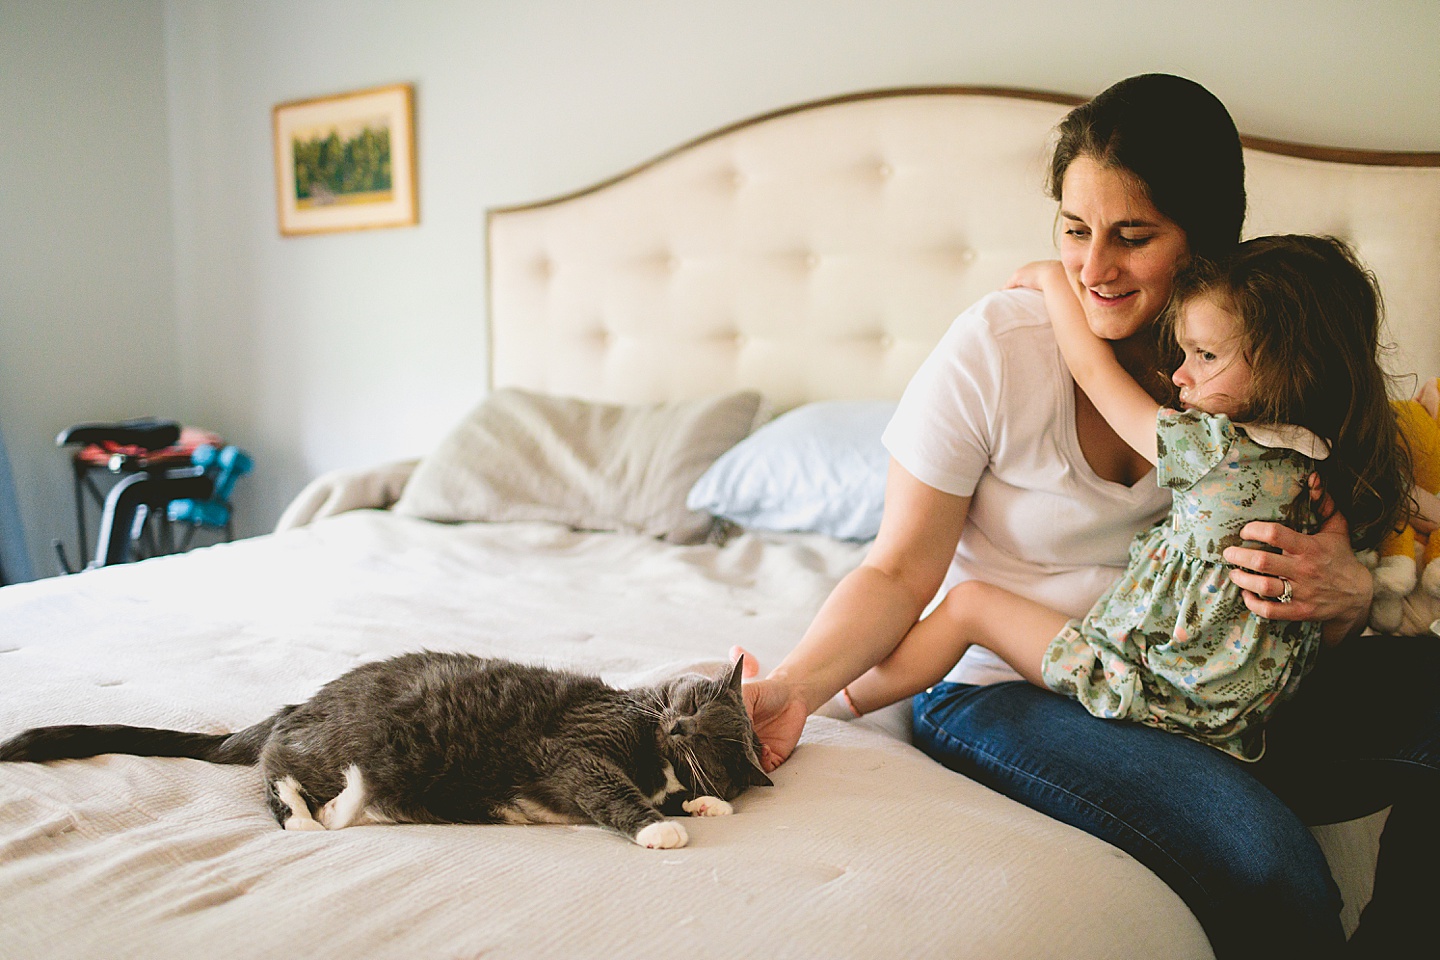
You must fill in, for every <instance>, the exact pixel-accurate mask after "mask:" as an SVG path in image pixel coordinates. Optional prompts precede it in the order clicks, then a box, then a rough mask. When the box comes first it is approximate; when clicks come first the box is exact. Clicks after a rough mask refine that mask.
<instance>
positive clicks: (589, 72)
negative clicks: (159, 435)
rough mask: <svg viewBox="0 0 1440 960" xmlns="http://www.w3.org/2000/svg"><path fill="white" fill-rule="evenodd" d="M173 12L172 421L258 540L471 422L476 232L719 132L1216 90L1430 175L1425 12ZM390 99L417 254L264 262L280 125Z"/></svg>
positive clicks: (347, 3)
mask: <svg viewBox="0 0 1440 960" xmlns="http://www.w3.org/2000/svg"><path fill="white" fill-rule="evenodd" d="M0 3H6V4H11V5H13V0H0ZM56 6H59V5H56ZM109 6H112V7H113V6H116V4H109ZM0 9H5V8H0ZM164 12H165V16H164V37H163V42H164V70H165V78H166V85H167V89H168V93H169V107H168V109H169V114H168V120H169V134H170V137H171V144H172V153H171V156H170V166H171V170H172V180H171V182H170V188H171V199H172V202H173V204H174V211H175V218H174V235H175V258H174V280H175V283H174V291H175V304H176V306H175V311H176V317H177V322H178V331H179V333H178V335H179V340H178V344H179V346H178V350H177V352H176V355H175V359H174V365H175V368H176V369H177V370H178V373H179V377H180V382H179V388H178V389H179V391H180V393H179V403H178V407H177V410H178V413H179V415H180V416H182V417H183V418H184V419H186V420H188V421H190V422H195V423H200V424H203V425H206V426H209V427H211V428H213V429H217V430H220V431H222V432H223V433H225V434H226V435H227V436H228V437H230V438H231V439H232V440H234V441H235V442H237V443H240V444H242V445H243V446H246V447H247V448H249V449H251V450H252V451H253V452H254V453H255V454H256V457H257V460H258V464H259V466H258V473H257V474H256V475H255V476H254V477H251V478H247V479H246V481H244V483H243V484H242V486H241V488H240V506H241V508H242V511H243V512H242V527H243V529H244V530H245V532H250V533H253V532H258V531H260V530H263V529H265V528H267V527H268V526H269V525H270V524H271V523H273V521H274V519H275V517H276V516H277V515H278V513H279V511H280V509H281V508H282V507H283V505H284V503H285V502H286V501H287V500H288V499H289V497H291V496H292V495H293V494H294V493H295V492H296V491H297V490H298V489H299V487H300V485H301V484H302V483H303V482H304V481H305V480H307V479H308V478H310V477H311V476H313V475H315V474H316V473H318V472H320V471H322V470H324V469H328V468H330V467H335V466H342V465H360V464H365V463H371V462H375V461H378V460H381V459H386V458H393V457H400V456H407V455H418V454H420V453H422V452H424V451H425V450H426V449H428V448H429V447H430V446H431V445H432V444H433V443H434V442H435V440H436V439H438V437H439V436H440V435H441V434H442V433H443V432H444V431H445V430H446V429H447V428H448V427H449V425H450V423H451V422H452V421H453V420H454V419H455V418H456V417H458V416H460V415H461V414H462V413H463V412H464V411H465V410H466V409H467V408H468V407H469V406H470V405H472V404H473V403H474V402H475V401H476V400H477V399H478V398H479V397H480V396H481V394H482V392H483V389H484V382H485V381H484V377H485V368H486V357H485V343H486V333H485V304H484V291H485V277H484V245H483V236H482V228H483V224H484V211H485V209H486V208H487V207H490V206H495V205H503V204H509V203H517V202H523V201H527V200H532V199H537V198H540V197H544V196H549V195H553V194H556V193H560V192H564V191H568V190H570V189H573V188H575V187H578V186H582V185H585V184H587V183H589V182H592V181H595V180H598V179H601V178H603V177H606V176H609V175H610V174H613V173H615V172H618V171H619V170H621V169H624V168H628V167H630V166H632V165H634V164H636V163H638V162H640V161H642V160H644V159H646V158H648V157H650V156H652V155H654V154H656V153H658V152H660V151H662V150H664V149H666V148H668V147H670V146H672V145H674V144H675V143H677V142H679V141H682V140H686V139H689V138H691V137H694V136H696V135H698V134H701V133H703V132H706V131H707V130H709V129H712V128H714V127H716V126H719V125H722V124H726V123H730V122H733V121H736V120H739V119H742V118H745V117H748V116H751V115H754V114H757V113H760V112H764V111H766V110H770V109H772V108H775V107H778V106H783V105H786V104H790V103H795V102H800V101H804V100H810V99H815V98H819V97H825V96H830V95H833V94H838V93H844V92H849V91H854V90H861V89H867V88H874V87H884V86H902V85H911V84H932V83H933V84H942V83H947V84H992V85H1004V86H1023V87H1034V88H1040V89H1050V90H1057V91H1063V92H1070V93H1076V94H1090V93H1094V92H1097V91H1099V90H1100V89H1102V88H1103V87H1105V86H1106V85H1108V84H1109V83H1111V82H1113V81H1114V80H1117V79H1119V78H1121V77H1123V76H1126V75H1129V74H1132V73H1137V72H1142V71H1147V70H1166V71H1170V72H1175V73H1181V74H1184V75H1187V76H1190V77H1193V78H1195V79H1197V80H1199V81H1201V82H1203V83H1205V84H1206V85H1207V86H1209V87H1210V88H1211V89H1212V90H1214V91H1215V92H1216V93H1217V94H1218V95H1219V96H1220V97H1221V98H1222V99H1224V100H1225V101H1226V102H1227V103H1228V104H1229V105H1230V106H1231V108H1232V110H1233V112H1234V113H1235V115H1236V118H1237V121H1238V123H1239V125H1240V127H1241V129H1242V130H1244V131H1246V132H1250V133H1256V134H1261V135H1264V136H1270V137H1275V138H1280V139H1289V140H1300V141H1308V142H1319V143H1328V144H1335V145H1344V146H1363V147H1375V148H1388V149H1412V150H1422V149H1423V150H1440V69H1437V61H1440V58H1437V54H1436V51H1437V50H1440V3H1435V2H1434V0H1389V2H1387V3H1383V4H1374V3H1366V4H1362V3H1356V2H1352V0H1272V2H1268V3H1263V4H1257V3H1253V2H1248V0H1214V2H1207V3H1194V2H1192V0H1151V2H1135V3H1126V2H1119V0H1088V2H1086V3H1075V2H1073V0H1008V2H976V0H972V2H963V0H936V2H932V0H866V2H860V0H727V2H723V3H698V2H691V3H684V2H677V0H482V2H462V0H454V2H446V0H412V2H407V3H397V2H381V0H166V2H165V3H164ZM399 81H409V82H413V83H414V84H415V85H416V91H417V108H418V131H417V133H418V147H419V176H420V208H421V223H420V226H418V227H415V228H408V229H397V230H385V231H368V232H362V233H352V234H338V235H327V236H314V237H297V238H281V237H280V236H279V233H278V230H277V228H276V223H275V210H274V185H273V173H272V167H271V150H272V144H271V133H270V111H271V107H272V106H273V105H274V104H276V103H279V102H281V101H285V100H290V99H297V98H302V97H309V96H317V95H321V94H325V93H333V92H340V91H344V90H349V89H356V88H361V87H368V86H374V85H378V84H383V83H393V82H399ZM67 276H68V274H67V272H66V271H65V270H64V269H62V268H59V267H56V268H53V271H52V272H51V277H52V278H54V279H57V280H59V279H63V278H65V277H67ZM6 347H7V349H8V336H7V343H6ZM4 396H5V395H4V394H0V398H3V397H4ZM47 429H48V428H47ZM6 430H7V435H9V436H11V437H12V438H13V436H14V434H15V432H16V430H17V428H16V427H12V426H10V425H9V423H8V421H7V427H6ZM42 432H43V431H42ZM12 445H14V440H13V439H12ZM46 469H50V467H49V466H47V468H46ZM64 516H65V518H64V520H63V522H64V523H66V524H68V522H69V521H68V513H67V514H65V515H64ZM42 522H44V523H49V524H52V525H53V524H54V523H58V522H61V521H59V520H57V519H56V518H54V517H45V518H42ZM44 536H45V537H48V536H49V534H48V533H46V534H45V535H44Z"/></svg>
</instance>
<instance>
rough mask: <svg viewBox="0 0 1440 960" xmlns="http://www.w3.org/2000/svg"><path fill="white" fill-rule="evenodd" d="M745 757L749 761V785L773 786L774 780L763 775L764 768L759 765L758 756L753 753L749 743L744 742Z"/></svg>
mask: <svg viewBox="0 0 1440 960" xmlns="http://www.w3.org/2000/svg"><path fill="white" fill-rule="evenodd" d="M745 759H746V760H747V761H749V763H750V786H752V787H773V786H775V781H773V780H771V779H770V778H769V777H768V776H766V775H765V768H764V767H762V766H760V758H759V757H757V756H756V755H755V750H754V748H752V747H751V746H750V744H748V743H747V744H745Z"/></svg>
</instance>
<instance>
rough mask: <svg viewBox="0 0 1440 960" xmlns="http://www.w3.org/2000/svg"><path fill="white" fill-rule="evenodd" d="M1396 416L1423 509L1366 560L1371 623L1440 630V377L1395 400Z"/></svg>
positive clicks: (1397, 629)
mask: <svg viewBox="0 0 1440 960" xmlns="http://www.w3.org/2000/svg"><path fill="white" fill-rule="evenodd" d="M1395 415H1396V418H1397V420H1398V422H1399V425H1400V432H1401V433H1402V434H1403V435H1404V437H1405V439H1406V441H1407V442H1408V443H1409V445H1410V456H1411V459H1412V461H1413V462H1412V464H1411V466H1412V467H1413V469H1414V471H1415V489H1414V496H1415V499H1416V502H1417V503H1418V505H1419V507H1420V510H1419V512H1418V513H1417V514H1416V516H1414V517H1413V518H1412V519H1411V522H1410V523H1409V524H1407V525H1406V526H1405V527H1404V528H1403V529H1401V530H1400V531H1398V532H1396V533H1392V534H1390V535H1389V536H1388V537H1386V538H1385V540H1384V542H1383V543H1381V545H1380V551H1379V556H1378V557H1377V558H1374V559H1373V560H1370V558H1365V559H1367V561H1369V562H1371V563H1373V567H1372V569H1373V573H1374V577H1375V599H1374V602H1373V604H1372V605H1371V607H1370V626H1372V627H1374V628H1375V629H1376V630H1378V631H1380V632H1382V633H1409V634H1416V633H1423V632H1425V631H1426V630H1430V631H1433V632H1435V633H1437V634H1440V619H1437V618H1440V536H1437V535H1435V534H1434V530H1435V527H1436V522H1437V521H1440V497H1437V496H1436V494H1437V493H1440V378H1437V379H1435V380H1431V381H1429V382H1428V383H1426V384H1425V385H1424V386H1423V387H1422V388H1421V389H1420V392H1419V393H1417V394H1416V395H1415V399H1414V400H1404V401H1400V402H1397V403H1396V404H1395ZM1417 585H1418V586H1419V589H1418V590H1417V589H1416V587H1417ZM1432 621H1433V622H1432Z"/></svg>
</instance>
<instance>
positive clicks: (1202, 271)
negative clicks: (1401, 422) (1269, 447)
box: [1157, 236, 1411, 549]
mask: <svg viewBox="0 0 1440 960" xmlns="http://www.w3.org/2000/svg"><path fill="white" fill-rule="evenodd" d="M1197 297H1210V298H1212V299H1213V302H1214V303H1215V304H1216V306H1218V307H1220V308H1221V309H1223V310H1225V312H1227V313H1229V314H1231V315H1232V316H1234V317H1235V318H1236V319H1238V320H1239V322H1240V336H1241V337H1242V339H1243V341H1244V354H1245V359H1246V360H1247V361H1248V362H1249V364H1250V376H1251V387H1250V398H1249V402H1248V403H1247V404H1246V408H1245V410H1244V411H1243V413H1241V414H1239V415H1237V419H1242V418H1243V419H1245V420H1249V421H1253V422H1256V423H1290V424H1296V425H1298V426H1302V427H1305V428H1306V429H1308V430H1310V431H1311V432H1313V433H1315V434H1317V435H1318V436H1319V437H1320V438H1321V439H1322V440H1324V441H1325V442H1326V443H1328V444H1329V445H1330V456H1329V457H1327V458H1326V459H1324V460H1321V461H1319V462H1318V463H1317V465H1316V472H1317V473H1319V474H1320V479H1321V482H1322V483H1323V484H1324V486H1325V491H1326V492H1327V493H1328V494H1330V497H1331V498H1332V499H1333V500H1334V502H1335V508H1336V509H1337V510H1339V511H1340V513H1342V514H1344V516H1345V519H1346V520H1347V521H1349V524H1350V540H1351V543H1352V544H1353V545H1354V546H1355V548H1356V549H1364V548H1367V547H1373V546H1375V545H1376V544H1378V543H1379V541H1380V539H1381V538H1382V537H1383V536H1384V535H1385V534H1386V533H1388V532H1390V531H1391V530H1392V529H1394V528H1395V527H1396V525H1397V524H1398V522H1399V521H1400V520H1402V519H1403V518H1404V517H1406V516H1408V515H1409V506H1410V486H1411V470H1410V457H1409V454H1408V451H1407V450H1406V448H1405V446H1404V443H1403V441H1402V440H1401V438H1400V431H1399V428H1398V426H1397V424H1396V420H1395V412H1394V409H1393V408H1392V407H1391V406H1390V401H1389V398H1388V396H1387V392H1386V386H1387V383H1388V377H1387V376H1386V375H1385V372H1384V370H1382V369H1381V367H1380V361H1379V353H1380V350H1381V344H1380V321H1381V312H1382V304H1381V299H1380V289H1379V287H1378V286H1377V284H1376V282H1375V277H1374V276H1373V275H1372V274H1371V273H1370V271H1368V270H1366V269H1365V267H1364V266H1363V265H1362V264H1361V263H1360V261H1359V260H1358V259H1357V258H1356V256H1355V253H1354V251H1352V250H1351V249H1350V247H1349V246H1347V245H1346V244H1345V243H1344V242H1343V241H1341V240H1337V239H1335V238H1334V237H1312V236H1277V237H1257V238H1256V239H1254V240H1247V241H1246V242H1244V243H1242V244H1240V245H1239V246H1238V247H1236V248H1235V249H1234V251H1233V252H1232V253H1231V254H1230V255H1229V256H1227V257H1224V258H1221V259H1220V260H1205V259H1202V258H1195V259H1192V260H1190V261H1189V262H1188V263H1187V264H1186V265H1185V266H1183V267H1181V269H1180V270H1179V272H1177V273H1176V275H1175V290H1174V293H1173V295H1172V296H1171V298H1170V305H1169V307H1167V309H1166V310H1165V312H1164V313H1163V314H1162V316H1161V319H1160V322H1159V323H1158V324H1157V326H1158V327H1161V328H1162V329H1164V330H1166V331H1167V332H1168V333H1169V334H1170V335H1169V336H1166V337H1164V338H1163V340H1162V342H1164V343H1166V344H1167V347H1171V348H1173V344H1174V342H1175V339H1176V338H1175V336H1174V333H1175V332H1176V325H1177V323H1178V322H1179V318H1180V316H1181V314H1182V313H1183V311H1184V307H1185V304H1186V303H1189V302H1191V301H1193V300H1194V299H1195V298H1197ZM1167 359H1169V360H1171V361H1174V362H1175V365H1176V366H1178V358H1177V357H1176V356H1173V355H1172V356H1171V357H1169V358H1167ZM1171 369H1174V367H1173V366H1172V367H1171Z"/></svg>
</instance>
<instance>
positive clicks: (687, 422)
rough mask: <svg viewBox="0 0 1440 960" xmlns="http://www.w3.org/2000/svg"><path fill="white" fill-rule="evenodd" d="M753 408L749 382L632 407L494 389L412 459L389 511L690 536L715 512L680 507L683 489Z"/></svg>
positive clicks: (748, 422)
mask: <svg viewBox="0 0 1440 960" xmlns="http://www.w3.org/2000/svg"><path fill="white" fill-rule="evenodd" d="M759 408H760V394H758V393H756V392H755V391H753V390H745V391H738V392H735V393H729V394H725V395H723V396H717V397H709V398H705V399H701V400H690V401H684V402H677V403H653V404H643V405H634V406H621V405H616V404H604V403H593V402H591V401H587V400H579V399H575V398H571V397H555V396H548V395H545V394H537V393H529V392H527V391H523V390H514V389H505V390H496V391H494V392H493V393H491V394H490V396H489V397H487V398H486V399H485V401H484V402H483V403H481V404H480V406H479V407H477V408H476V409H475V410H474V412H472V413H471V414H470V415H469V416H468V417H466V418H465V419H464V420H463V421H462V422H461V423H460V424H459V425H458V426H456V428H455V429H454V430H453V431H452V432H451V433H450V435H449V436H448V437H446V438H445V439H444V440H443V441H441V443H440V445H439V446H438V447H437V448H436V449H435V451H434V452H433V453H431V454H430V455H429V456H427V457H425V458H424V459H423V460H421V461H420V463H419V465H418V466H416V468H415V472H414V474H413V475H411V477H410V480H409V482H408V483H406V485H405V490H404V492H403V493H402V494H401V495H400V499H399V501H397V502H396V504H395V507H394V510H395V512H396V513H401V514H406V515H408V516H412V517H422V518H424V519H427V520H439V521H445V522H450V523H464V522H469V521H504V520H548V521H551V522H555V523H564V524H568V525H569V526H571V527H575V528H577V529H581V530H617V531H623V532H627V533H639V534H645V535H648V536H654V537H664V538H665V539H666V540H670V541H673V542H676V543H694V542H696V541H699V540H703V539H704V538H705V537H706V535H707V534H708V533H709V531H710V527H711V525H712V523H713V522H714V521H713V519H712V518H711V517H710V515H709V514H706V513H704V512H692V511H691V510H689V509H687V508H686V506H685V495H686V492H687V491H688V490H689V489H690V488H691V486H693V485H694V483H695V480H696V478H698V477H699V476H700V475H701V474H702V473H704V472H705V470H706V468H708V467H709V466H710V465H711V464H712V463H714V462H715V459H716V458H717V457H719V456H720V455H721V454H722V453H724V452H725V451H726V450H728V449H730V447H732V446H733V445H734V444H735V443H737V442H738V441H740V440H741V439H743V438H744V437H745V436H746V434H748V433H749V432H750V429H751V427H752V426H753V425H754V423H755V416H756V412H757V411H758V410H759Z"/></svg>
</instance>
